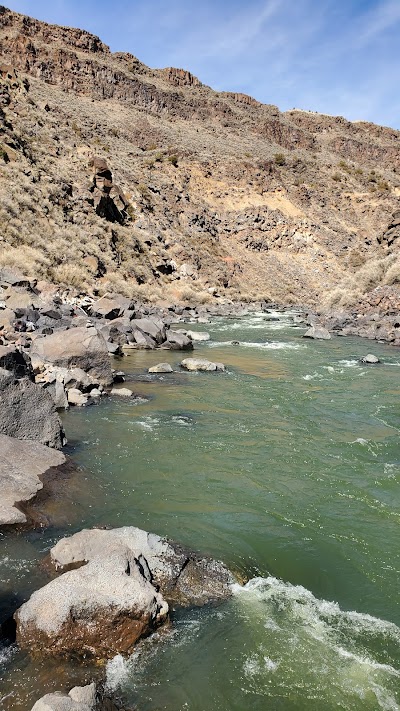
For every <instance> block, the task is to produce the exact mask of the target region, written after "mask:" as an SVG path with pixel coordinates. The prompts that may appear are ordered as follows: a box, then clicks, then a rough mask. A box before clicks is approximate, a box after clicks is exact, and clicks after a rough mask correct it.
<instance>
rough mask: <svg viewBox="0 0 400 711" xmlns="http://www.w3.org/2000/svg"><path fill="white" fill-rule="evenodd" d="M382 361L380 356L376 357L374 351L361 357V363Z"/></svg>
mask: <svg viewBox="0 0 400 711" xmlns="http://www.w3.org/2000/svg"><path fill="white" fill-rule="evenodd" d="M380 362H381V361H380V360H379V358H377V357H376V356H375V355H373V354H372V353H368V354H367V355H366V356H364V357H363V358H361V363H368V364H370V365H372V364H374V363H380Z"/></svg>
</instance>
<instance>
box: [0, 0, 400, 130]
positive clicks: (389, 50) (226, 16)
mask: <svg viewBox="0 0 400 711" xmlns="http://www.w3.org/2000/svg"><path fill="white" fill-rule="evenodd" d="M9 5H10V6H11V7H12V8H13V9H16V10H19V11H22V12H25V13H28V14H29V13H30V14H33V15H35V16H39V17H40V18H42V19H47V20H48V21H51V22H60V23H63V24H69V25H76V26H80V27H85V28H86V29H88V30H90V31H92V32H94V33H96V34H98V35H100V36H101V38H102V39H103V40H104V41H105V42H106V43H107V44H110V46H111V48H112V49H113V51H117V50H122V51H123V50H125V51H130V52H132V53H133V54H135V55H136V56H137V57H139V59H141V60H142V61H144V62H145V63H146V64H149V65H150V66H153V67H163V66H168V65H172V66H178V67H182V68H186V69H189V70H190V71H192V72H193V73H194V74H196V75H197V76H198V77H199V78H200V79H201V80H202V81H203V82H204V83H206V84H209V85H211V86H213V87H214V88H216V89H219V90H223V89H225V90H228V91H243V92H245V93H248V94H252V95H253V96H255V97H256V98H257V99H259V100H260V101H264V102H266V103H275V104H277V105H278V106H279V107H280V108H282V109H283V110H284V109H288V108H292V107H293V106H298V107H301V108H308V109H312V110H317V111H322V112H324V113H333V114H342V115H345V116H347V117H349V118H350V119H359V118H365V119H367V120H372V121H375V122H377V123H384V124H389V125H393V126H395V127H399V128H400V112H399V98H398V97H397V83H398V81H397V80H398V76H399V74H400V43H399V41H398V37H399V36H400V0H319V1H318V2H316V1H315V0H296V1H295V0H247V3H246V4H244V3H243V2H242V0H230V1H229V2H227V1H226V0H169V1H168V2H165V0H114V1H113V4H112V7H111V6H110V3H109V0H84V1H82V0H9Z"/></svg>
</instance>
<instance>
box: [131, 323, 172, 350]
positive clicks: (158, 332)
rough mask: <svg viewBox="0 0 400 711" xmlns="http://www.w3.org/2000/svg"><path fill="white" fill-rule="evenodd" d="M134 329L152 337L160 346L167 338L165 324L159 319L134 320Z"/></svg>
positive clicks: (132, 324)
mask: <svg viewBox="0 0 400 711" xmlns="http://www.w3.org/2000/svg"><path fill="white" fill-rule="evenodd" d="M131 326H132V329H134V330H136V329H138V330H139V331H141V332H142V333H144V334H145V335H147V336H150V337H151V338H152V339H153V340H154V341H155V342H156V343H158V345H161V343H163V342H164V341H165V338H166V330H165V326H164V323H163V322H162V321H161V319H159V318H155V317H153V318H151V319H150V318H134V319H132V321H131Z"/></svg>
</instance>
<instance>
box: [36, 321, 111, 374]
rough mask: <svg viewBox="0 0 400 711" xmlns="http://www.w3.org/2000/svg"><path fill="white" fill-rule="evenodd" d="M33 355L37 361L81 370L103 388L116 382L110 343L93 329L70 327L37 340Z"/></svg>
mask: <svg viewBox="0 0 400 711" xmlns="http://www.w3.org/2000/svg"><path fill="white" fill-rule="evenodd" d="M31 355H32V358H34V359H35V360H36V361H43V362H45V363H53V365H57V366H60V367H62V368H68V369H71V368H81V369H82V370H84V371H85V373H88V374H89V375H90V376H92V377H93V378H94V379H95V380H97V382H98V383H100V384H101V385H106V386H107V385H111V383H112V380H113V378H112V371H111V363H110V358H109V355H108V348H107V344H106V341H105V340H104V338H103V336H102V335H101V334H100V333H99V332H98V331H97V330H96V329H95V328H92V327H90V328H86V327H85V326H83V327H77V328H70V329H68V330H66V331H57V332H56V333H53V334H52V335H51V336H46V337H45V338H36V339H35V341H34V342H33V344H32V347H31Z"/></svg>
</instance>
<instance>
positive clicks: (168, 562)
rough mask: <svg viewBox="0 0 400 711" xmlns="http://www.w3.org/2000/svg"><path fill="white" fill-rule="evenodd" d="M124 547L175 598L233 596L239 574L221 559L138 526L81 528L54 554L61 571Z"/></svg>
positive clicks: (196, 601)
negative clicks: (81, 529) (233, 572)
mask: <svg viewBox="0 0 400 711" xmlns="http://www.w3.org/2000/svg"><path fill="white" fill-rule="evenodd" d="M121 550H128V551H130V553H131V555H133V556H134V558H135V559H136V560H137V561H139V562H140V564H141V566H142V568H143V570H144V571H147V572H146V573H145V574H146V577H147V579H148V580H150V581H151V582H152V583H153V584H154V585H155V586H156V587H157V589H160V591H161V593H162V594H163V596H164V597H165V598H166V600H168V602H170V603H175V604H178V605H181V606H182V605H184V606H188V605H204V604H205V603H207V602H211V601H218V600H224V599H226V598H228V597H230V595H231V590H230V585H231V583H232V582H234V579H233V577H232V575H231V573H230V572H229V571H228V570H227V568H225V566H224V565H223V564H222V563H220V562H218V561H215V560H213V559H211V558H206V557H202V556H200V555H198V554H196V553H193V551H188V550H186V549H185V548H182V547H181V546H179V545H178V544H176V543H173V542H172V541H169V540H168V539H166V538H161V537H160V536H157V535H156V534H154V533H148V532H147V531H143V530H142V529H140V528H135V527H134V526H124V527H123V528H115V529H112V530H108V531H107V530H101V529H92V530H86V529H85V530H83V531H79V532H78V533H75V534H74V535H73V536H71V537H69V538H63V539H61V540H60V541H59V542H58V543H57V544H56V545H55V546H54V547H53V548H52V549H51V552H50V556H51V561H52V563H53V565H54V566H55V568H56V569H57V570H68V569H69V568H71V567H76V566H77V565H82V564H83V563H86V562H87V561H89V562H90V561H92V560H95V559H97V558H101V557H109V556H112V555H114V552H115V551H117V552H118V551H121Z"/></svg>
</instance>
